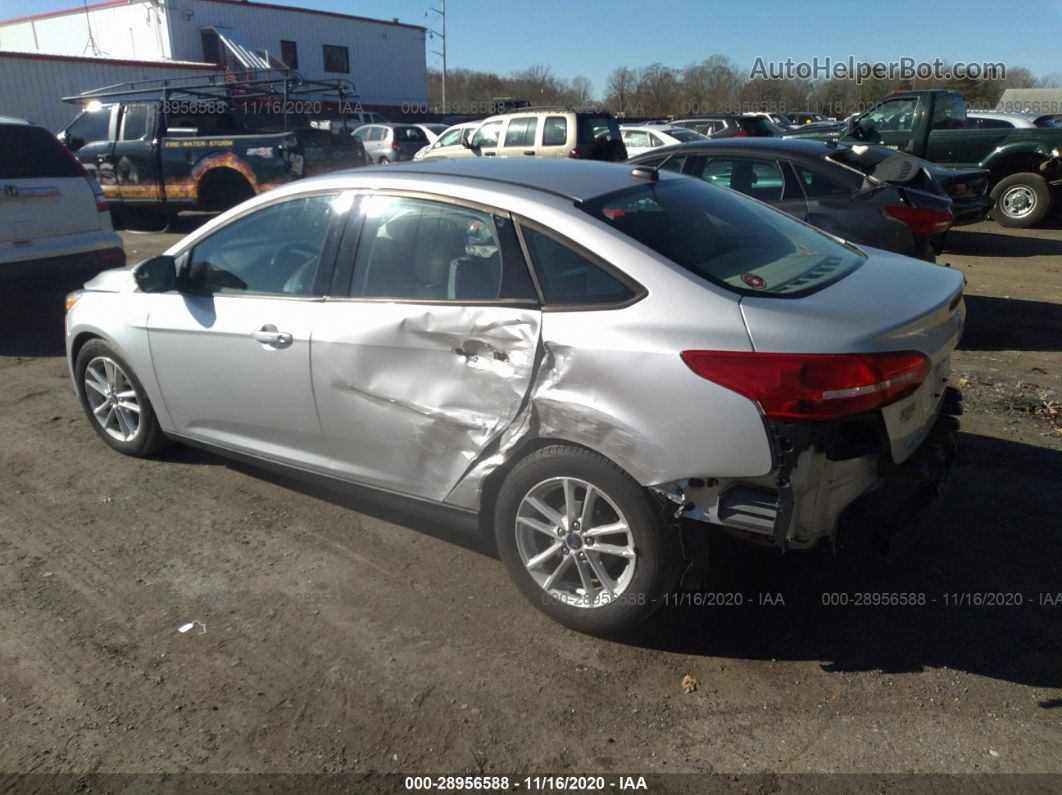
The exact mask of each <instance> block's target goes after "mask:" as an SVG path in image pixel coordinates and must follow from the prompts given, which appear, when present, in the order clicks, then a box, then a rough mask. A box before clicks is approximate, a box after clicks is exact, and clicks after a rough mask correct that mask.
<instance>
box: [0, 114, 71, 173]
mask: <svg viewBox="0 0 1062 795" xmlns="http://www.w3.org/2000/svg"><path fill="white" fill-rule="evenodd" d="M83 176H84V172H83V171H82V170H81V168H80V167H79V166H78V164H77V163H76V161H75V160H74V158H73V156H71V154H70V153H69V152H68V151H67V150H66V149H65V148H64V147H63V145H62V144H61V143H59V141H58V140H57V139H56V137H55V136H54V135H52V134H51V133H50V132H48V131H47V130H45V129H44V128H43V127H31V126H28V125H22V124H0V179H31V178H36V177H44V178H52V179H54V178H56V177H83Z"/></svg>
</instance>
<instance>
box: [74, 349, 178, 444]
mask: <svg viewBox="0 0 1062 795" xmlns="http://www.w3.org/2000/svg"><path fill="white" fill-rule="evenodd" d="M74 372H75V375H76V378H77V387H78V395H79V397H80V398H81V406H82V408H84V410H85V414H86V415H87V416H88V418H89V422H90V423H91V424H92V428H93V430H95V431H96V433H97V435H98V436H99V437H100V438H101V439H103V441H104V442H106V443H107V445H108V446H110V447H112V448H114V449H115V450H117V451H118V452H120V453H124V454H126V455H132V456H146V455H150V454H151V453H153V452H155V451H156V450H159V449H161V448H162V447H165V446H166V445H167V444H168V442H169V440H168V439H167V438H166V435H165V434H164V433H163V432H162V428H161V427H160V426H159V421H158V419H157V418H156V416H155V411H154V409H152V407H151V402H150V401H149V400H148V398H147V395H146V393H145V392H144V388H143V386H141V385H140V382H139V381H138V380H137V379H136V376H135V375H134V374H133V370H132V368H131V367H130V366H129V365H128V364H127V363H126V361H125V360H124V359H123V358H122V357H121V356H119V355H118V353H117V352H116V351H115V350H114V349H113V348H111V346H110V345H108V344H107V343H105V342H104V341H103V340H90V341H89V342H87V343H85V345H84V347H82V348H81V350H80V351H79V352H78V355H77V362H76V364H75V367H74Z"/></svg>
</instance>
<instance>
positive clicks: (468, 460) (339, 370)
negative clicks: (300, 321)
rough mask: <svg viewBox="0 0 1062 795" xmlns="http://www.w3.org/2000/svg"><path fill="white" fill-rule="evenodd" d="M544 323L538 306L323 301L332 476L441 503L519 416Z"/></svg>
mask: <svg viewBox="0 0 1062 795" xmlns="http://www.w3.org/2000/svg"><path fill="white" fill-rule="evenodd" d="M540 327H541V322H540V310H539V309H538V308H537V307H506V306H498V305H493V306H492V305H482V304H478V305H477V304H471V305H461V304H446V303H440V304H425V303H413V302H410V303H403V302H390V301H358V300H347V301H342V300H339V301H329V302H326V304H325V305H324V306H323V307H321V314H320V321H319V322H317V323H315V329H314V338H313V344H312V346H311V366H312V370H313V385H314V391H315V394H316V399H317V406H318V412H319V416H320V420H321V426H322V429H323V432H324V437H325V442H324V444H325V450H326V451H327V453H328V455H329V456H330V458H331V462H332V466H333V467H334V468H335V470H336V474H337V475H338V476H340V477H343V478H346V479H349V480H355V481H358V482H361V483H366V484H369V485H373V486H377V487H382V488H387V489H391V490H394V491H399V492H403V493H407V494H413V495H416V496H419V497H425V498H428V499H432V500H440V501H441V500H443V499H444V498H445V497H446V495H447V494H448V493H449V492H450V490H451V489H452V488H453V487H454V486H455V485H456V483H457V482H458V481H459V480H460V478H461V476H462V475H463V474H464V473H465V472H466V471H468V469H469V468H470V467H471V466H472V465H473V464H474V463H475V462H476V461H477V460H478V458H479V457H480V455H481V454H482V453H483V452H484V450H485V449H486V448H487V447H488V445H489V444H490V442H491V441H492V440H493V439H495V437H497V436H498V434H500V433H501V432H502V431H503V430H504V429H505V428H506V427H507V426H508V425H509V424H510V423H511V422H512V421H513V419H514V418H515V417H516V416H517V413H518V412H519V410H520V408H521V405H522V404H523V402H524V400H525V397H526V395H527V392H528V390H529V387H530V383H531V378H532V372H533V369H534V365H535V354H536V350H537V348H538V343H539V334H540Z"/></svg>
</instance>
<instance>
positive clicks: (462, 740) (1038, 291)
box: [0, 221, 1062, 780]
mask: <svg viewBox="0 0 1062 795" xmlns="http://www.w3.org/2000/svg"><path fill="white" fill-rule="evenodd" d="M184 223H186V224H188V223H191V222H189V221H185V222H184ZM189 228H190V227H189ZM186 231H187V230H186ZM123 234H124V236H125V239H126V246H127V252H128V255H129V258H130V260H132V261H135V260H138V259H141V258H143V257H145V256H148V255H151V254H154V253H157V252H160V251H162V250H163V249H164V248H166V247H167V246H169V245H170V244H171V242H172V241H174V240H176V239H178V237H179V235H176V234H166V235H138V234H129V233H123ZM950 244H951V250H950V251H948V252H946V253H945V254H944V255H943V256H942V257H941V260H942V261H949V262H951V263H952V264H953V266H954V267H957V268H961V269H962V270H963V272H964V273H965V274H966V276H967V279H968V280H969V286H968V288H967V296H968V297H967V302H968V309H969V320H968V330H967V332H966V336H965V338H964V340H963V343H962V344H961V350H960V351H959V352H958V353H957V355H956V357H955V361H954V370H955V375H956V379H955V380H957V381H958V382H959V383H960V384H961V385H962V388H963V389H964V391H965V393H966V395H967V415H966V416H965V417H964V418H963V433H962V435H961V453H960V459H959V462H958V464H957V467H956V469H955V471H954V473H953V479H952V482H951V485H950V491H949V493H948V495H947V499H946V501H945V503H944V504H943V505H942V506H941V510H940V512H939V514H938V517H937V520H936V526H935V527H934V528H933V529H932V531H931V532H930V533H928V534H926V535H925V536H924V537H923V538H922V539H921V540H920V541H919V543H918V544H917V546H915V547H914V548H913V549H912V550H911V551H910V552H909V553H908V555H907V556H906V557H905V558H903V559H901V560H900V561H899V562H898V563H897V564H895V565H894V566H891V567H888V568H886V567H884V566H883V564H882V563H881V562H880V560H878V559H877V558H875V557H873V556H871V555H869V554H867V553H865V552H862V551H860V549H858V548H846V549H842V550H841V551H840V554H837V555H835V554H834V553H833V552H832V551H831V550H828V549H822V550H820V551H816V552H812V553H807V554H790V555H787V556H785V557H782V556H780V555H777V554H770V553H764V552H760V551H757V550H751V549H746V548H744V547H738V546H736V545H721V548H720V554H719V557H718V558H717V559H716V560H715V562H714V563H713V567H712V575H713V580H712V585H711V588H710V590H712V591H717V592H740V593H741V594H743V595H744V602H745V603H744V605H743V606H741V607H705V606H701V607H695V606H684V607H669V608H665V609H663V610H662V611H661V612H660V613H658V616H659V620H657V621H655V622H654V623H653V626H652V627H650V628H648V629H647V630H645V631H643V632H641V633H640V634H639V635H638V636H636V637H631V638H628V639H625V640H624V641H622V642H621V641H604V640H599V639H595V638H591V637H585V636H581V635H578V634H575V633H573V632H571V631H569V630H566V629H564V628H562V627H560V626H558V625H555V624H553V623H551V622H550V621H548V620H547V619H546V618H545V617H544V616H542V615H540V614H539V613H538V612H537V611H535V610H533V609H532V608H531V607H530V606H528V605H527V604H525V603H524V601H523V600H522V598H521V597H520V596H519V595H518V593H517V592H516V590H515V588H513V587H512V586H511V585H510V583H509V581H508V579H507V577H506V575H505V572H504V570H503V568H502V566H501V564H500V563H499V561H498V560H497V559H496V558H495V557H494V556H493V553H492V551H491V549H490V547H489V545H487V544H485V543H483V542H481V541H479V540H477V539H476V538H472V537H468V536H464V535H462V534H460V533H458V532H456V531H451V530H448V529H446V528H442V527H437V526H433V525H431V524H429V523H426V522H424V521H420V520H416V519H412V518H409V517H407V516H403V515H400V514H396V513H394V512H390V511H386V510H383V509H380V508H377V507H373V506H370V505H366V504H360V503H358V502H355V501H353V500H351V499H349V498H345V497H342V496H340V495H337V494H331V493H323V492H318V491H310V490H308V489H307V488H306V487H304V486H301V485H294V484H292V483H289V482H286V481H284V480H283V479H281V478H279V477H277V476H275V475H270V474H266V473H263V472H260V471H255V470H252V469H249V468H245V467H243V466H242V465H236V464H232V463H229V462H227V461H225V460H223V459H220V458H217V457H214V456H212V455H209V454H206V453H202V452H198V451H195V450H191V449H188V448H184V447H179V446H178V447H173V448H171V449H169V450H167V451H166V452H164V453H163V454H162V455H161V456H160V457H158V458H157V459H154V460H150V461H137V460H133V459H129V458H124V457H122V456H120V455H117V454H116V453H113V452H111V451H110V450H109V449H107V448H106V447H105V446H104V445H103V444H102V443H101V442H100V441H99V440H98V439H97V438H96V436H95V435H94V434H93V432H92V430H91V428H90V427H89V425H88V424H87V422H86V420H85V418H84V417H83V416H82V414H81V411H80V408H79V406H78V405H77V403H76V402H75V399H74V397H73V394H72V392H71V389H70V384H69V381H68V378H67V373H66V365H65V360H64V358H63V351H62V328H61V324H62V294H63V292H64V291H65V290H66V289H68V288H69V287H71V286H76V283H77V281H78V280H77V279H73V280H68V281H69V282H71V283H69V284H62V285H59V284H56V283H55V282H50V283H40V284H21V285H10V284H7V285H0V291H2V293H0V304H2V305H0V324H2V333H0V381H2V383H3V389H2V390H0V439H2V440H3V444H2V447H0V460H2V465H0V727H2V728H0V772H8V773H14V772H23V773H25V772H36V773H46V772H63V773H86V772H89V773H91V772H98V773H112V772H173V773H177V772H188V771H194V772H213V773H217V772H237V771H250V772H298V773H310V772H335V771H358V772H365V771H380V772H391V771H394V772H399V771H400V772H404V773H429V772H436V773H444V772H450V773H457V772H463V771H468V772H483V773H490V774H506V773H508V774H513V773H517V772H519V773H521V774H523V773H525V772H538V773H565V772H606V771H613V772H631V773H641V774H649V773H660V772H679V771H686V772H693V771H698V772H715V773H728V774H737V773H749V772H758V773H805V772H875V773H883V772H894V773H898V772H932V773H954V772H1036V773H1055V774H1062V721H1060V720H1059V719H1060V717H1062V576H1060V572H1062V523H1060V521H1059V513H1060V506H1062V493H1060V492H1062V430H1060V423H1062V419H1060V418H1059V416H1058V404H1057V402H1056V401H1059V400H1060V399H1062V398H1060V393H1062V382H1060V375H1062V353H1060V351H1062V311H1060V308H1059V307H1060V305H1062V275H1060V270H1062V225H1060V224H1059V223H1058V222H1055V223H1054V224H1053V225H1051V226H1049V227H1047V228H1041V229H1038V230H1033V231H1031V232H1027V231H1007V230H1003V229H1002V228H1000V227H998V226H996V225H994V224H982V225H978V226H974V227H967V228H964V229H960V230H958V231H955V232H953V233H952V238H951V241H950ZM843 546H847V547H851V546H852V545H843ZM865 592H872V593H897V592H902V593H916V594H925V598H926V604H925V605H924V606H921V607H865V606H860V607H857V606H854V605H852V604H850V605H849V606H848V607H829V606H824V605H823V595H824V594H831V593H843V594H848V595H851V598H852V599H853V600H854V599H856V598H857V597H856V596H855V595H856V594H859V593H865ZM761 594H769V595H770V597H771V598H770V601H771V602H776V604H773V605H761V604H760V602H761V596H760V595H761ZM966 594H971V595H978V594H996V595H1000V596H999V597H997V598H1002V599H1003V600H1005V601H1008V602H1011V603H1010V604H1007V605H1005V606H983V605H982V606H974V605H966V604H962V605H961V606H956V605H955V604H954V603H955V602H956V601H965V599H967V598H969V599H971V601H972V600H974V599H976V598H977V597H976V596H970V597H966V596H964V595H966ZM1008 595H1009V596H1008ZM1018 601H1020V602H1021V603H1020V604H1014V603H1013V602H1018ZM1051 602H1054V604H1051ZM193 621H194V622H200V623H199V624H197V625H196V628H195V629H193V630H192V631H191V632H187V633H183V634H182V633H179V632H178V631H177V628H178V627H180V626H182V625H184V624H186V623H187V622H193ZM204 630H205V631H204ZM687 675H689V676H691V677H693V678H694V679H695V680H696V681H697V688H696V690H694V691H693V692H692V693H689V694H684V692H683V687H682V680H683V677H685V676H687ZM1056 780H1057V779H1056Z"/></svg>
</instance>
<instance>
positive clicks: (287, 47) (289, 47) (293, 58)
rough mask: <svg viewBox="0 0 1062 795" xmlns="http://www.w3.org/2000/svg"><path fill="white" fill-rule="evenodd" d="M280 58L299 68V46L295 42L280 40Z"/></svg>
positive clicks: (293, 67) (294, 67)
mask: <svg viewBox="0 0 1062 795" xmlns="http://www.w3.org/2000/svg"><path fill="white" fill-rule="evenodd" d="M280 60H282V61H283V62H284V63H285V64H287V65H288V66H290V67H291V68H292V69H298V68H299V48H298V47H296V46H295V42H293V41H287V40H285V39H281V40H280Z"/></svg>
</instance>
